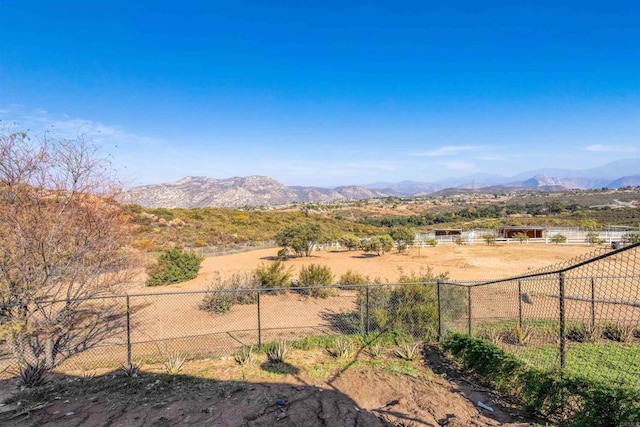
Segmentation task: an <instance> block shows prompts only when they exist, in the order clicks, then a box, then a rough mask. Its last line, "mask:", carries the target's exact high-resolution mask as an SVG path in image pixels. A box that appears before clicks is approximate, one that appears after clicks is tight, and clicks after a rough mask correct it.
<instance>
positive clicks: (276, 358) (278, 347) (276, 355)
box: [267, 340, 290, 363]
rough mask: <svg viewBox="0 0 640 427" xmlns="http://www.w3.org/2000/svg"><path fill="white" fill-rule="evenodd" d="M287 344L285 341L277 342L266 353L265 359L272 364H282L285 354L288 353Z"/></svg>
mask: <svg viewBox="0 0 640 427" xmlns="http://www.w3.org/2000/svg"><path fill="white" fill-rule="evenodd" d="M289 348H290V347H289V343H288V342H286V341H285V340H281V341H277V342H276V343H275V344H273V346H272V347H271V348H270V349H269V350H268V351H267V358H268V359H269V361H270V362H273V363H284V361H285V359H286V357H287V353H289Z"/></svg>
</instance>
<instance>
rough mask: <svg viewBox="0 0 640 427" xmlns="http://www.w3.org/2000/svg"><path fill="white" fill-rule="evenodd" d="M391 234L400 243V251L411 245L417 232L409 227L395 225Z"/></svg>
mask: <svg viewBox="0 0 640 427" xmlns="http://www.w3.org/2000/svg"><path fill="white" fill-rule="evenodd" d="M389 235H390V236H391V238H392V239H393V240H394V241H395V242H396V244H397V245H398V252H402V251H404V250H405V249H407V248H408V247H410V246H413V241H414V240H415V238H416V232H415V230H413V229H412V228H409V227H393V228H392V229H391V230H390V232H389Z"/></svg>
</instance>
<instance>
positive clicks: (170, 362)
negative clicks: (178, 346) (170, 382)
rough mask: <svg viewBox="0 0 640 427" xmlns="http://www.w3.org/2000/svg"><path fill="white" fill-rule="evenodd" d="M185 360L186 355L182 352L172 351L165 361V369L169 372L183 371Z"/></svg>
mask: <svg viewBox="0 0 640 427" xmlns="http://www.w3.org/2000/svg"><path fill="white" fill-rule="evenodd" d="M185 361H186V357H185V356H184V355H183V354H182V353H180V352H178V351H175V352H173V353H170V354H169V356H168V358H167V360H166V361H165V362H164V369H165V371H166V372H167V374H172V375H174V374H177V373H179V372H180V371H182V368H183V367H184V362H185Z"/></svg>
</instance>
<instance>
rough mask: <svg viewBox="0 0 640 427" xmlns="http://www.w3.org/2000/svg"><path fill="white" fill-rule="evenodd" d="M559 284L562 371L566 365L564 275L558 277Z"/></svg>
mask: <svg viewBox="0 0 640 427" xmlns="http://www.w3.org/2000/svg"><path fill="white" fill-rule="evenodd" d="M559 276H560V277H559V282H560V283H559V284H560V292H559V293H560V367H561V368H562V369H564V368H565V367H566V364H567V342H566V339H567V337H566V330H565V326H566V325H565V305H564V303H565V289H564V273H560V275H559Z"/></svg>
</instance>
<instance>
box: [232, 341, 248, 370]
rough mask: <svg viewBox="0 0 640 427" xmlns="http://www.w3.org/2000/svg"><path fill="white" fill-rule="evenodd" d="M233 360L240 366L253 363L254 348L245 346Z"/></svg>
mask: <svg viewBox="0 0 640 427" xmlns="http://www.w3.org/2000/svg"><path fill="white" fill-rule="evenodd" d="M233 358H234V359H235V361H236V362H238V364H239V365H242V366H245V365H248V364H251V362H252V361H253V346H246V345H243V346H242V348H241V349H240V351H239V352H237V353H236V354H235V355H234V356H233Z"/></svg>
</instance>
